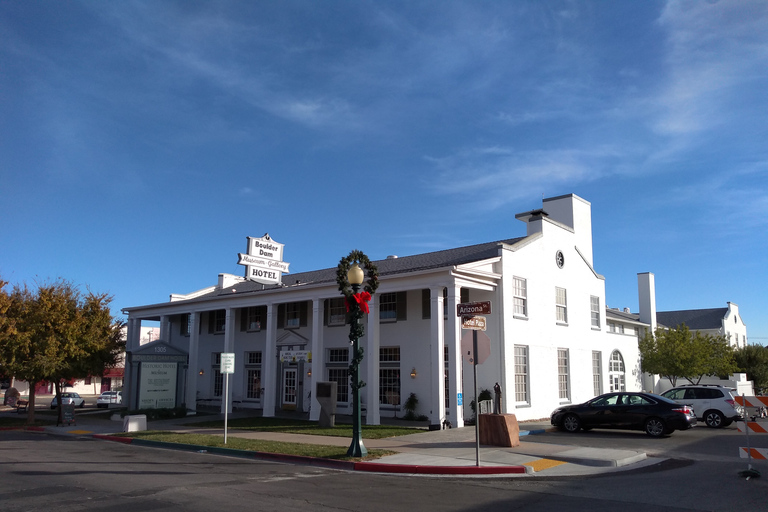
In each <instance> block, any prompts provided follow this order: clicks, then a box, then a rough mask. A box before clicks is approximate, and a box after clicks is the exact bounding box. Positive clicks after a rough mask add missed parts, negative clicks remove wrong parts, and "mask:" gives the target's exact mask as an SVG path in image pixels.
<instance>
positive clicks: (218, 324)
mask: <svg viewBox="0 0 768 512" xmlns="http://www.w3.org/2000/svg"><path fill="white" fill-rule="evenodd" d="M226 325H227V311H226V310H225V309H217V310H216V311H214V312H213V332H214V333H215V334H221V333H223V332H224V329H225V327H226Z"/></svg>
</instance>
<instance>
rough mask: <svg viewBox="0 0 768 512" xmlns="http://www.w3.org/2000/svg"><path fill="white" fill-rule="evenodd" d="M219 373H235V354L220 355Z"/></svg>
mask: <svg viewBox="0 0 768 512" xmlns="http://www.w3.org/2000/svg"><path fill="white" fill-rule="evenodd" d="M221 373H235V354H233V353H229V352H224V353H222V354H221Z"/></svg>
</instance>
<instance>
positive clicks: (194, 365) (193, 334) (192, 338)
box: [185, 311, 205, 411]
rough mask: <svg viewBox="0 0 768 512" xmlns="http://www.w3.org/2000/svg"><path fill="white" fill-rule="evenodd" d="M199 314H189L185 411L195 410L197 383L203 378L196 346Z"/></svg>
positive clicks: (197, 342)
mask: <svg viewBox="0 0 768 512" xmlns="http://www.w3.org/2000/svg"><path fill="white" fill-rule="evenodd" d="M199 328H200V312H199V311H195V312H192V313H190V314H189V367H188V368H187V392H186V396H185V401H186V402H187V409H191V410H193V411H196V410H197V381H198V379H202V378H204V377H205V376H204V375H200V373H199V371H200V369H201V368H202V366H201V363H200V361H199V360H198V359H199V353H198V346H199V343H200V333H199Z"/></svg>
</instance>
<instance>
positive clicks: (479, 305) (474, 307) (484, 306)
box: [456, 301, 491, 316]
mask: <svg viewBox="0 0 768 512" xmlns="http://www.w3.org/2000/svg"><path fill="white" fill-rule="evenodd" d="M490 314H491V301H485V302H462V303H461V304H456V316H474V315H490Z"/></svg>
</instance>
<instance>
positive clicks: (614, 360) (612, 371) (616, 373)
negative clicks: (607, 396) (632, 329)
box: [608, 350, 625, 392]
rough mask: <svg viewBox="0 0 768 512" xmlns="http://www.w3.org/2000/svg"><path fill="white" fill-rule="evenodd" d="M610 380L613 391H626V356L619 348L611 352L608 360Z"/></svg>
mask: <svg viewBox="0 0 768 512" xmlns="http://www.w3.org/2000/svg"><path fill="white" fill-rule="evenodd" d="M608 381H609V382H610V385H611V389H610V390H611V391H612V392H613V391H624V389H625V383H624V358H623V357H621V354H620V353H619V351H618V350H614V351H613V352H612V353H611V358H610V360H609V361H608Z"/></svg>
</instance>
